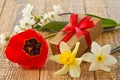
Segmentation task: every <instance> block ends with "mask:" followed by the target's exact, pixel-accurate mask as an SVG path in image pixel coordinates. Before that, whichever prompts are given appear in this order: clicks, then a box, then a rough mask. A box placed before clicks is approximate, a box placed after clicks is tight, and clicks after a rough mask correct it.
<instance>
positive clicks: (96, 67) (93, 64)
mask: <svg viewBox="0 0 120 80" xmlns="http://www.w3.org/2000/svg"><path fill="white" fill-rule="evenodd" d="M98 69H99V65H98V64H97V63H96V61H93V62H92V63H91V65H90V67H89V71H95V70H98Z"/></svg>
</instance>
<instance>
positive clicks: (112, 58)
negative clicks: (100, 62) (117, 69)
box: [104, 55, 117, 66]
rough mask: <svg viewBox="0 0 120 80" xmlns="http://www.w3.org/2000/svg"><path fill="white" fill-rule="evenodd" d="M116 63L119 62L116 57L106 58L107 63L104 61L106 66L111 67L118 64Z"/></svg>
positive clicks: (109, 56)
mask: <svg viewBox="0 0 120 80" xmlns="http://www.w3.org/2000/svg"><path fill="white" fill-rule="evenodd" d="M116 63H117V60H116V58H115V57H113V56H111V55H108V56H106V58H105V61H104V64H105V65H107V66H111V65H113V64H116Z"/></svg>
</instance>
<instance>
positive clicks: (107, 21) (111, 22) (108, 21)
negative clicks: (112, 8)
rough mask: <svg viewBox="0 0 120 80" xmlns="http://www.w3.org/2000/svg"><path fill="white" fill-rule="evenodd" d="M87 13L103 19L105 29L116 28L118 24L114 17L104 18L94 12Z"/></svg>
mask: <svg viewBox="0 0 120 80" xmlns="http://www.w3.org/2000/svg"><path fill="white" fill-rule="evenodd" d="M86 15H88V16H92V17H95V18H99V19H101V21H102V25H103V28H104V29H111V28H115V27H116V26H118V24H117V22H116V21H115V20H113V19H109V18H102V17H99V16H96V15H93V14H86Z"/></svg>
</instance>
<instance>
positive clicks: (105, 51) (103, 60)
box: [82, 42, 117, 72]
mask: <svg viewBox="0 0 120 80" xmlns="http://www.w3.org/2000/svg"><path fill="white" fill-rule="evenodd" d="M91 52H92V53H93V54H91V53H85V54H84V55H83V56H82V58H83V60H84V61H87V62H91V65H90V67H89V71H95V70H104V71H108V72H109V71H110V68H109V67H108V66H111V65H113V64H115V63H117V60H116V58H114V57H113V56H111V55H110V52H111V46H110V45H105V46H103V47H101V46H100V45H99V44H98V43H96V42H93V43H92V46H91Z"/></svg>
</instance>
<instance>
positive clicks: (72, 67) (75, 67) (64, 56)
mask: <svg viewBox="0 0 120 80" xmlns="http://www.w3.org/2000/svg"><path fill="white" fill-rule="evenodd" d="M79 45H80V43H79V42H77V43H76V46H75V48H74V50H73V52H71V50H70V48H69V47H68V45H67V44H66V43H65V42H61V43H60V52H61V54H58V55H55V56H50V58H49V59H50V60H52V61H56V62H57V63H60V64H64V66H63V68H62V69H60V70H58V71H57V72H55V75H63V74H66V73H67V72H69V74H70V76H71V77H75V78H77V77H79V76H80V73H81V70H80V64H81V61H82V59H81V58H75V57H76V54H77V51H78V48H79Z"/></svg>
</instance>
